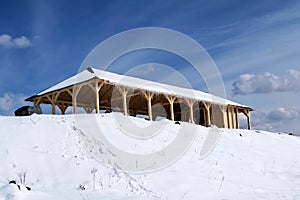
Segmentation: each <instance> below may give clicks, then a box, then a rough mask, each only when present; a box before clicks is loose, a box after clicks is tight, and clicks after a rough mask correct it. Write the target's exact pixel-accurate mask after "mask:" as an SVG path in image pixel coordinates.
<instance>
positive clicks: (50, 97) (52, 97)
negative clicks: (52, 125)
mask: <svg viewBox="0 0 300 200" xmlns="http://www.w3.org/2000/svg"><path fill="white" fill-rule="evenodd" d="M59 94H60V93H59V92H58V93H54V94H50V95H47V96H46V98H47V99H48V100H49V102H50V103H51V106H52V114H53V115H55V114H56V109H55V104H56V100H57V98H58V96H59Z"/></svg>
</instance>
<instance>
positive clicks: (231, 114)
mask: <svg viewBox="0 0 300 200" xmlns="http://www.w3.org/2000/svg"><path fill="white" fill-rule="evenodd" d="M233 113H234V110H233V108H232V107H230V117H231V128H235V123H234V115H233Z"/></svg>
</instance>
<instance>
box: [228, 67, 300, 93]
mask: <svg viewBox="0 0 300 200" xmlns="http://www.w3.org/2000/svg"><path fill="white" fill-rule="evenodd" d="M232 86H233V89H232V91H233V94H234V95H246V94H253V93H270V92H291V91H292V92H298V91H299V90H300V71H297V70H293V69H291V70H288V71H287V73H286V74H285V75H283V76H281V77H280V76H276V75H274V74H272V73H270V72H265V73H264V74H243V75H240V78H239V80H237V81H235V82H234V83H233V84H232Z"/></svg>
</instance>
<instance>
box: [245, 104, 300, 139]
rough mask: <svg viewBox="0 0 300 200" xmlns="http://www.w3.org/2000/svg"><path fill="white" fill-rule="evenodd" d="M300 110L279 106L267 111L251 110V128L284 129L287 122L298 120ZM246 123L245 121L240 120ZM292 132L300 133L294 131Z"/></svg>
mask: <svg viewBox="0 0 300 200" xmlns="http://www.w3.org/2000/svg"><path fill="white" fill-rule="evenodd" d="M299 118H300V111H298V110H296V109H293V108H283V107H279V108H276V109H274V110H271V111H270V112H268V113H265V112H262V111H253V112H251V125H252V128H253V129H258V130H268V131H284V130H285V129H286V128H287V127H286V126H287V124H288V122H291V121H295V120H299ZM242 123H243V124H246V123H245V122H242ZM294 134H300V133H299V132H295V133H294Z"/></svg>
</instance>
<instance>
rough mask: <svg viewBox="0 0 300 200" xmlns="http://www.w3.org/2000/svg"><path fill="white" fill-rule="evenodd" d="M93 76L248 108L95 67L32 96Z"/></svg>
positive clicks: (132, 85)
mask: <svg viewBox="0 0 300 200" xmlns="http://www.w3.org/2000/svg"><path fill="white" fill-rule="evenodd" d="M93 78H98V79H102V80H106V81H109V82H111V83H114V84H116V85H122V86H127V87H131V88H134V89H138V88H142V89H143V90H148V91H151V92H155V93H163V94H167V95H173V96H177V97H186V98H189V99H195V100H201V101H206V102H211V103H216V104H220V105H235V106H240V107H246V108H250V107H249V106H246V105H242V104H239V103H237V102H233V101H230V100H228V99H224V98H222V97H218V96H215V95H212V94H209V93H206V92H202V91H199V90H194V89H190V88H183V87H178V86H174V85H169V84H164V83H158V82H154V81H149V80H144V79H141V78H136V77H131V76H126V75H120V74H116V73H112V72H108V71H103V70H100V69H95V68H87V69H85V70H83V71H81V72H79V73H77V74H76V75H74V76H72V77H70V78H68V79H66V80H64V81H61V82H59V83H57V84H55V85H53V86H52V87H49V88H48V89H46V90H43V91H41V92H39V93H38V94H36V95H34V96H40V95H43V94H46V93H49V92H53V91H56V90H60V89H62V88H66V87H69V86H72V85H75V84H78V83H82V82H85V81H88V80H91V79H93Z"/></svg>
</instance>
